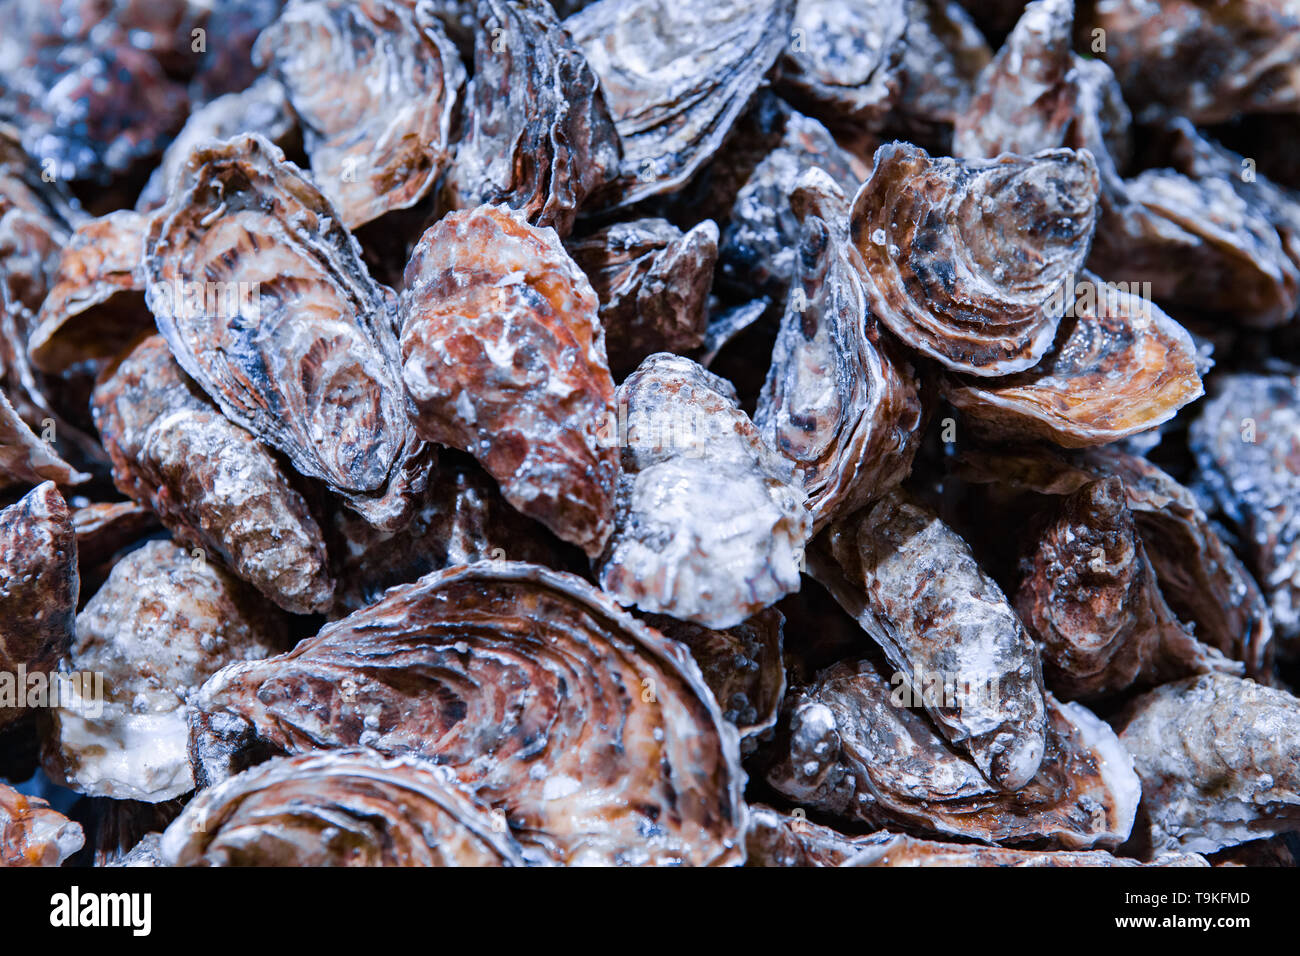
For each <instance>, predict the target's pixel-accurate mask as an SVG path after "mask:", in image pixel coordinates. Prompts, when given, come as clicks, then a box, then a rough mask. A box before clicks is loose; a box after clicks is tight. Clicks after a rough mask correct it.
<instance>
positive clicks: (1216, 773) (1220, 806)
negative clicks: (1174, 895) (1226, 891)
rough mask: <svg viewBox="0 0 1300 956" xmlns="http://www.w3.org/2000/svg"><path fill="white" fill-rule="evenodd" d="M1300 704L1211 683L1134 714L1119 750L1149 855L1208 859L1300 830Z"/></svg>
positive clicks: (1212, 679) (1157, 696)
mask: <svg viewBox="0 0 1300 956" xmlns="http://www.w3.org/2000/svg"><path fill="white" fill-rule="evenodd" d="M1297 725H1300V700H1297V699H1296V698H1295V697H1292V696H1291V695H1290V694H1288V693H1286V692H1285V691H1281V690H1274V689H1271V688H1268V687H1261V686H1260V685H1258V684H1256V683H1255V682H1254V681H1249V680H1242V679H1241V678H1238V677H1229V676H1227V675H1224V674H1210V675H1205V676H1202V677H1192V678H1188V679H1187V680H1183V681H1178V682H1177V683H1173V684H1165V685H1164V686H1163V687H1158V688H1156V689H1155V690H1153V691H1151V692H1150V693H1149V694H1146V695H1144V696H1142V697H1139V698H1138V699H1137V701H1135V702H1134V703H1133V705H1132V708H1131V712H1130V717H1129V719H1128V722H1127V724H1126V725H1125V726H1124V730H1123V733H1122V735H1121V738H1120V739H1121V741H1122V743H1123V744H1124V747H1125V749H1127V750H1128V751H1129V752H1130V753H1131V754H1133V757H1134V761H1135V764H1136V767H1137V772H1138V775H1139V776H1140V777H1141V778H1142V807H1143V810H1144V820H1143V827H1144V828H1145V829H1146V831H1147V832H1146V833H1144V836H1147V837H1149V840H1150V843H1151V846H1152V848H1153V849H1154V850H1155V851H1156V852H1159V851H1162V850H1181V851H1184V852H1194V853H1212V852H1213V851H1215V850H1217V849H1219V848H1220V847H1223V846H1228V845H1231V844H1234V843H1241V842H1244V841H1246V840H1254V839H1258V838H1260V837H1266V836H1271V835H1272V834H1274V833H1283V832H1286V831H1288V830H1295V829H1297V828H1298V827H1300V739H1298V738H1297V737H1296V734H1295V728H1296V727H1297Z"/></svg>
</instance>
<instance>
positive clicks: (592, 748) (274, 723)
mask: <svg viewBox="0 0 1300 956" xmlns="http://www.w3.org/2000/svg"><path fill="white" fill-rule="evenodd" d="M196 704H197V707H198V710H199V712H198V713H197V714H196V715H195V720H194V722H193V735H192V742H191V747H192V752H193V753H194V755H195V759H196V761H197V764H198V766H199V767H200V768H203V769H204V770H205V772H206V779H207V780H215V779H217V778H219V777H223V776H224V775H225V774H226V773H228V772H229V770H230V769H232V768H235V767H238V766H239V765H240V763H241V762H242V761H243V760H244V759H245V755H246V754H248V753H249V752H255V751H256V749H257V748H258V747H264V748H269V749H271V750H272V751H276V750H278V751H280V752H288V753H301V752H304V751H309V750H315V749H320V748H339V747H348V746H353V745H356V744H361V745H363V746H368V747H371V748H373V749H375V750H378V751H380V752H381V753H385V754H397V755H400V754H414V755H417V756H422V757H426V758H429V759H431V760H433V761H434V762H435V763H438V764H441V765H443V766H445V767H448V768H449V769H450V770H451V771H452V772H453V773H454V775H455V777H456V779H457V780H458V781H459V782H460V783H461V784H462V785H463V786H465V787H466V788H468V789H469V790H471V791H473V792H474V794H475V795H476V796H477V797H478V798H479V799H480V800H482V801H484V802H485V803H488V804H490V805H491V806H493V807H499V808H502V809H504V811H505V813H506V816H507V818H508V820H509V825H510V829H511V831H512V832H513V833H514V835H515V837H516V838H517V839H518V840H519V842H520V843H521V844H522V845H523V846H524V847H525V849H526V852H527V853H528V855H529V858H530V860H533V861H538V862H548V861H549V862H562V863H569V864H581V863H588V864H591V863H621V864H637V865H644V864H664V863H674V864H721V863H735V862H740V861H741V860H743V856H744V850H743V846H742V831H743V825H744V821H743V807H742V804H741V800H740V790H741V786H742V783H743V780H744V773H743V772H742V771H741V769H740V766H739V753H738V741H737V733H736V730H735V728H734V727H732V726H731V725H730V724H728V723H727V722H726V721H725V720H724V719H723V717H722V714H721V712H720V710H719V708H718V705H717V703H716V702H715V701H714V698H713V694H712V693H711V692H710V691H709V689H708V687H707V685H706V684H705V682H704V679H703V678H702V677H701V675H700V671H699V668H698V667H697V666H696V665H695V663H694V662H693V661H692V660H691V659H690V655H689V654H688V653H687V651H686V649H685V648H684V647H682V645H680V644H678V643H677V642H675V641H671V640H668V639H666V638H664V637H663V636H662V635H660V634H658V633H657V632H656V631H653V630H652V629H650V628H648V627H647V626H645V625H644V624H642V623H640V622H639V621H637V620H636V619H634V618H632V617H631V616H630V615H628V614H627V613H626V612H624V611H622V610H620V609H619V608H618V607H617V606H616V605H615V604H614V603H613V602H612V601H610V600H609V598H607V597H606V596H604V595H602V594H601V593H600V592H599V591H597V590H596V589H595V588H593V587H592V586H591V585H589V584H587V583H586V582H584V581H583V580H582V579H580V578H577V577H575V576H573V575H570V574H562V573H557V572H553V571H548V570H545V569H543V568H539V567H537V566H535V565H527V564H522V563H516V562H508V561H487V562H480V563H478V564H472V565H469V566H467V567H465V566H462V567H457V568H449V569H448V570H446V571H440V572H436V573H434V574H430V575H427V576H426V577H424V578H422V579H420V580H419V581H418V582H416V583H415V584H411V585H404V586H402V587H399V588H394V589H392V590H391V591H389V592H388V593H387V594H386V595H385V597H384V598H383V600H381V601H379V602H378V603H377V604H374V605H372V606H370V607H368V608H365V609H363V610H361V611H358V612H357V613H355V614H353V615H351V616H350V617H347V618H344V619H343V620H341V621H338V622H336V623H334V624H330V625H328V626H326V627H325V628H324V629H323V630H322V631H321V632H320V633H319V634H318V635H317V636H316V637H314V638H310V639H308V640H306V641H303V642H301V643H300V644H298V646H297V647H295V648H294V649H293V650H292V651H290V652H289V653H288V654H285V655H282V656H280V657H276V658H271V659H269V660H266V661H258V662H251V663H247V664H236V665H232V666H230V667H228V668H226V669H224V670H223V671H221V672H220V673H218V674H217V675H215V676H214V677H213V678H212V679H211V680H209V681H208V683H207V684H205V685H204V687H203V689H202V690H201V691H200V693H199V694H198V696H197V698H196Z"/></svg>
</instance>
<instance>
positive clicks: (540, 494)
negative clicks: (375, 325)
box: [401, 206, 618, 556]
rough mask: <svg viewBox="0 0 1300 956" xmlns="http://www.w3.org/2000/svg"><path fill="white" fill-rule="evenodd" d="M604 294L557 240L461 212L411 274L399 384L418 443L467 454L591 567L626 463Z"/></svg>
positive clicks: (433, 232)
mask: <svg viewBox="0 0 1300 956" xmlns="http://www.w3.org/2000/svg"><path fill="white" fill-rule="evenodd" d="M597 307H598V303H597V299H596V294H595V292H594V291H593V290H592V288H591V284H590V283H589V282H588V281H587V278H586V276H584V275H583V274H582V271H581V270H580V269H579V268H578V267H577V266H576V265H575V264H574V263H573V260H572V259H570V258H569V257H568V255H567V254H566V253H565V251H564V248H563V247H562V246H561V245H560V242H559V239H558V237H557V236H556V234H555V232H554V230H551V229H542V228H538V227H536V226H532V225H529V224H528V222H527V221H525V219H524V217H523V216H522V215H521V214H520V213H517V212H514V211H512V210H510V209H508V208H506V207H504V206H480V207H478V208H477V209H473V210H469V211H465V212H453V213H450V214H449V215H447V216H446V217H444V218H443V219H442V220H440V221H439V222H438V223H437V224H436V225H434V226H433V227H431V228H430V229H429V231H428V232H426V233H425V234H424V236H423V237H422V238H421V240H420V242H419V245H417V246H416V249H415V252H414V254H413V255H412V257H411V261H410V262H409V263H408V265H407V267H406V289H405V290H404V291H403V293H402V299H401V329H402V336H401V353H402V361H403V363H404V364H403V368H402V376H403V380H404V381H405V384H406V388H407V390H408V392H409V393H410V396H411V398H412V399H413V401H414V403H415V408H416V412H417V414H416V416H415V418H414V423H415V428H416V429H417V431H418V432H419V434H420V435H421V436H423V437H424V438H427V439H430V440H431V441H436V442H439V443H441V444H444V445H450V446H452V447H454V448H460V449H462V450H464V451H468V452H469V453H470V454H472V455H473V456H474V457H475V458H477V459H478V460H479V462H481V463H482V465H483V467H484V468H486V469H487V470H488V472H489V473H490V474H491V475H492V476H493V477H494V478H496V479H497V481H498V482H499V483H500V484H501V490H502V491H503V493H504V494H505V496H506V499H507V500H508V501H509V502H510V503H511V504H512V505H514V506H515V507H516V508H518V509H519V510H520V511H522V512H523V513H524V514H526V515H528V516H529V517H532V518H536V519H537V520H538V521H540V522H542V523H543V524H545V525H546V526H547V527H548V528H550V529H551V530H552V531H554V532H555V533H556V534H557V535H558V536H559V537H561V538H563V539H564V540H566V541H570V542H572V543H574V544H576V545H578V546H579V547H581V548H582V549H583V550H584V551H586V552H587V554H588V555H591V556H595V555H597V554H599V553H600V551H601V548H602V547H603V546H604V544H605V540H606V539H607V538H608V537H609V533H610V528H611V525H612V514H613V506H614V482H615V476H616V473H617V469H618V454H617V451H616V450H615V449H614V448H613V447H612V446H610V447H602V446H601V444H600V442H599V439H598V430H599V428H600V427H601V425H602V424H603V423H604V421H605V419H606V418H607V417H609V416H611V415H612V414H613V407H614V380H613V378H612V377H611V376H610V373H609V365H608V362H607V360H606V357H605V342H604V333H603V330H602V329H601V326H600V323H599V321H598V320H597V317H596V316H597Z"/></svg>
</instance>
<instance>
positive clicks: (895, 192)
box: [852, 143, 1100, 376]
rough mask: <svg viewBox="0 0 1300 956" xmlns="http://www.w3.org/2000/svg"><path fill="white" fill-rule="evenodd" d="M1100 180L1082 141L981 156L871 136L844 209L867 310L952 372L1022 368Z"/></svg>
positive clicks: (1041, 333) (1074, 261) (1057, 304)
mask: <svg viewBox="0 0 1300 956" xmlns="http://www.w3.org/2000/svg"><path fill="white" fill-rule="evenodd" d="M1099 188H1100V187H1099V181H1098V177H1097V165H1096V163H1095V161H1094V160H1093V158H1092V156H1091V154H1090V153H1088V152H1087V151H1078V152H1076V151H1074V150H1068V149H1058V150H1046V151H1043V152H1040V153H1035V154H1034V155H1032V156H1014V155H1006V156H1001V157H999V158H998V159H995V160H988V161H979V160H959V159H951V158H947V157H935V158H932V157H930V156H929V155H928V154H927V153H926V152H925V151H924V150H922V149H919V148H917V147H915V146H912V145H909V144H907V143H890V144H887V145H885V146H882V147H880V149H879V150H877V151H876V157H875V169H874V170H873V171H872V174H871V178H870V179H868V180H867V181H866V183H864V184H863V186H862V189H861V190H859V192H858V195H857V197H856V198H855V199H854V201H853V213H852V237H853V244H854V245H855V246H856V247H857V250H858V253H859V254H860V255H861V257H862V262H863V272H864V280H865V283H866V289H867V299H868V303H869V305H870V307H871V310H872V314H873V315H875V316H876V317H877V318H878V319H879V320H880V321H881V322H883V323H884V324H885V325H887V326H888V327H889V328H890V330H891V331H893V332H894V334H895V335H897V336H898V337H899V338H901V339H902V340H903V341H904V342H906V343H907V344H908V345H910V346H912V347H913V348H915V349H918V350H919V351H921V352H922V353H924V354H926V355H928V356H931V357H932V358H935V359H938V360H939V361H940V362H942V363H943V364H944V365H946V366H947V367H948V368H950V369H952V370H954V371H958V372H966V373H968V374H971V375H983V376H989V375H1007V374H1010V373H1012V372H1020V371H1024V370H1025V369H1027V368H1030V367H1032V366H1033V365H1035V364H1036V363H1037V362H1038V360H1039V359H1040V358H1042V356H1043V354H1044V353H1045V352H1046V351H1047V349H1048V347H1049V346H1050V345H1051V344H1052V339H1053V337H1054V336H1055V334H1056V327H1057V324H1058V323H1059V322H1060V319H1061V316H1062V315H1063V314H1064V313H1065V310H1066V308H1067V307H1068V306H1069V303H1068V302H1066V301H1065V300H1064V296H1063V290H1064V288H1065V286H1066V285H1067V283H1068V282H1069V280H1070V279H1072V278H1073V277H1074V275H1075V274H1077V272H1078V271H1079V268H1080V267H1081V266H1082V265H1083V261H1084V259H1085V257H1086V256H1087V253H1088V248H1089V244H1090V243H1091V241H1092V232H1093V227H1094V225H1095V223H1096V216H1097V195H1098V190H1099Z"/></svg>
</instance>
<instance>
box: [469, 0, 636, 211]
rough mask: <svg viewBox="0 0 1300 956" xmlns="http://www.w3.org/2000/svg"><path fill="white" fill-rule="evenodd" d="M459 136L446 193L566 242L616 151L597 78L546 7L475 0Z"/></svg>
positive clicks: (529, 0)
mask: <svg viewBox="0 0 1300 956" xmlns="http://www.w3.org/2000/svg"><path fill="white" fill-rule="evenodd" d="M477 16H478V20H479V25H478V30H477V31H476V34H475V37H476V39H475V44H474V78H473V80H471V81H470V85H469V89H468V92H467V94H466V111H467V116H466V119H465V124H466V125H465V132H464V136H463V138H462V139H461V141H460V142H459V143H458V144H457V145H456V161H455V164H454V165H453V166H452V168H451V172H450V173H449V175H448V182H447V188H446V192H447V194H448V201H449V204H450V205H451V206H452V207H453V208H456V209H472V208H474V207H475V206H480V205H483V204H496V203H504V204H505V205H507V206H510V207H511V208H512V209H516V210H518V211H519V212H521V213H522V214H523V216H524V218H525V219H527V220H528V221H529V222H530V223H533V224H534V225H537V226H551V227H552V228H554V229H555V231H556V232H557V233H558V234H559V235H561V236H566V235H568V234H569V230H570V229H571V228H572V227H573V220H574V218H575V216H576V215H577V213H578V211H579V209H581V208H582V206H583V204H584V202H585V201H586V199H587V196H588V195H589V194H591V193H594V192H596V191H597V190H599V189H600V188H601V187H602V186H604V185H605V183H606V182H607V181H609V180H611V179H614V178H615V177H617V176H618V173H619V162H620V159H621V148H620V143H619V137H618V133H617V132H616V131H615V128H614V121H613V120H612V119H611V118H610V112H609V108H608V107H607V106H606V105H605V94H604V93H603V92H602V91H601V86H600V83H599V81H598V80H597V79H596V75H595V73H593V71H592V68H591V66H590V65H588V63H587V60H586V58H585V57H584V56H583V54H582V50H581V48H580V47H579V45H578V44H577V43H576V42H575V41H574V39H573V37H571V36H570V35H569V32H568V31H566V30H565V29H564V27H562V26H561V25H560V21H559V19H558V18H557V16H556V13H555V10H554V9H552V7H551V5H550V3H548V2H547V0H479V2H478V13H477Z"/></svg>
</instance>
